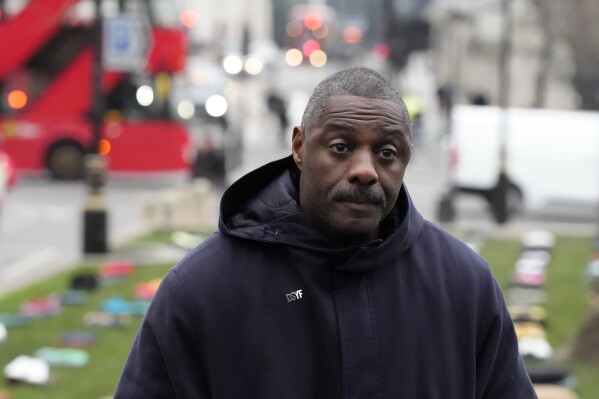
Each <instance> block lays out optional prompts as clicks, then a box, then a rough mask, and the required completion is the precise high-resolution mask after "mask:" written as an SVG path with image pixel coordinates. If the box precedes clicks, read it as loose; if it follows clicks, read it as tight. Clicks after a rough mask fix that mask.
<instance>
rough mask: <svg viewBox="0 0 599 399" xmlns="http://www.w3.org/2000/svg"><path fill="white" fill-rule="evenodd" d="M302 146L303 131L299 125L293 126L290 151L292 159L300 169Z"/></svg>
mask: <svg viewBox="0 0 599 399" xmlns="http://www.w3.org/2000/svg"><path fill="white" fill-rule="evenodd" d="M303 147H304V132H303V130H302V129H301V128H300V127H299V126H296V127H294V128H293V135H292V136H291V151H292V153H293V160H294V161H295V164H296V165H297V167H298V169H299V170H302V155H303Z"/></svg>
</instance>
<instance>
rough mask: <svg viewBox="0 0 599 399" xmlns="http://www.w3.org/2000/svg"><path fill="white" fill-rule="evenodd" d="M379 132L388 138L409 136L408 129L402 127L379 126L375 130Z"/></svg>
mask: <svg viewBox="0 0 599 399" xmlns="http://www.w3.org/2000/svg"><path fill="white" fill-rule="evenodd" d="M377 130H378V131H379V132H381V133H384V134H387V135H390V136H403V135H409V134H408V129H407V127H406V126H403V125H395V126H381V127H380V128H378V129H377Z"/></svg>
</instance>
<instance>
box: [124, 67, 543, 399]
mask: <svg viewBox="0 0 599 399" xmlns="http://www.w3.org/2000/svg"><path fill="white" fill-rule="evenodd" d="M291 147H292V155H291V156H289V157H286V158H284V159H281V160H278V161H275V162H272V163H269V164H267V165H264V166H262V167H260V168H258V169H257V170H255V171H253V172H250V173H249V174H247V175H245V176H244V177H242V178H241V179H239V180H238V181H237V182H235V183H234V184H233V185H232V186H231V187H230V188H229V189H228V190H227V191H226V192H225V193H224V195H223V198H222V201H221V208H220V209H221V215H220V221H219V231H218V232H217V233H215V234H214V235H212V236H211V237H210V238H208V239H207V240H206V241H204V242H203V243H202V244H200V245H199V246H198V247H196V248H195V249H193V250H191V252H190V253H189V254H188V255H187V256H185V258H184V259H182V260H181V261H180V262H179V263H178V264H177V265H176V266H175V267H174V268H173V269H172V270H171V271H170V272H169V273H168V274H167V276H166V277H165V278H164V280H163V282H162V284H161V286H160V288H159V289H158V292H157V293H156V296H155V297H154V299H153V301H152V304H151V306H150V309H149V310H148V312H147V314H146V316H145V318H144V321H143V322H142V324H141V327H140V329H139V332H138V335H137V337H136V339H135V342H134V344H133V347H132V349H131V353H130V355H129V358H128V360H127V363H126V365H125V368H124V370H123V373H122V376H121V379H120V382H119V384H118V388H117V392H116V395H115V398H117V399H118V398H150V397H153V398H158V397H160V398H246V399H247V398H262V399H264V398H327V399H329V398H440V397H443V398H445V399H446V398H455V399H465V398H502V399H503V398H510V399H521V398H527V399H528V398H536V396H535V393H534V390H533V387H532V384H531V382H530V379H529V377H528V374H527V372H526V370H525V368H524V364H523V362H522V359H521V357H520V355H519V353H518V346H517V341H516V334H515V332H514V327H513V324H512V321H511V318H510V315H509V314H508V311H507V309H506V306H505V302H504V299H503V296H502V294H501V291H500V289H499V286H498V284H497V282H496V281H495V279H494V278H493V276H492V274H491V270H490V268H489V266H488V265H487V263H486V262H485V261H484V260H483V259H482V258H481V257H480V256H479V255H477V254H476V253H475V252H474V251H473V250H471V249H470V248H469V247H468V246H467V245H466V244H464V243H462V242H460V241H458V240H457V239H456V238H454V237H452V236H451V235H449V234H448V233H446V232H444V231H443V230H441V229H440V228H438V227H436V226H434V225H433V224H432V223H430V222H428V221H425V220H424V219H423V218H422V216H421V215H420V213H418V211H417V210H416V208H415V206H414V204H413V203H412V201H411V199H410V196H409V194H408V191H407V188H406V186H405V184H404V183H403V177H404V172H405V171H406V167H407V165H408V162H409V160H410V157H411V152H412V133H411V127H410V120H409V116H408V111H407V109H406V107H405V104H404V103H403V101H402V100H401V97H400V95H399V94H398V93H397V92H396V91H395V90H394V89H393V88H392V86H391V85H390V84H389V83H388V82H387V81H385V80H384V79H383V78H382V77H381V76H380V75H379V74H378V73H376V72H374V71H372V70H370V69H366V68H352V69H349V70H344V71H341V72H338V73H336V74H333V75H332V76H330V77H328V78H327V79H325V80H324V81H322V82H321V83H320V84H319V85H318V86H317V87H316V89H315V91H314V93H313V94H312V96H311V97H310V100H309V102H308V105H307V107H306V109H305V112H304V115H303V118H302V122H301V126H297V127H295V128H294V129H293V137H292V146H291Z"/></svg>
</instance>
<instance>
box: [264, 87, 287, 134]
mask: <svg viewBox="0 0 599 399" xmlns="http://www.w3.org/2000/svg"><path fill="white" fill-rule="evenodd" d="M266 103H267V105H268V109H269V111H270V112H272V113H273V114H274V115H275V116H276V118H277V121H278V132H277V134H278V137H279V143H280V144H281V145H286V144H287V143H286V138H287V127H288V124H289V122H288V120H287V104H286V103H285V100H283V98H282V97H281V96H280V95H279V94H277V93H276V92H275V91H272V90H271V91H269V93H268V95H267V97H266Z"/></svg>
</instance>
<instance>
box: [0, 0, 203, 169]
mask: <svg viewBox="0 0 599 399" xmlns="http://www.w3.org/2000/svg"><path fill="white" fill-rule="evenodd" d="M101 4H102V15H103V16H111V15H117V14H119V15H122V13H128V14H135V15H143V16H144V17H145V18H147V19H148V20H149V24H150V27H151V29H150V32H151V35H150V36H151V37H150V38H149V39H148V45H149V46H151V48H150V49H149V51H148V56H147V60H146V61H145V62H144V64H145V65H141V66H140V68H139V70H138V71H134V72H127V73H123V72H115V71H104V72H102V83H101V87H102V91H103V96H102V97H103V98H104V99H105V102H104V105H105V107H102V109H103V110H104V111H105V113H104V118H103V123H102V127H101V132H102V133H101V136H102V138H101V140H100V146H99V147H100V153H101V154H103V155H105V156H106V158H107V161H108V162H107V163H108V170H109V171H111V172H179V171H182V172H188V171H189V170H190V167H191V164H192V162H193V152H192V151H191V148H190V141H189V134H188V131H187V129H186V127H185V125H184V124H183V123H180V122H179V121H177V120H175V119H174V118H171V116H170V115H171V107H170V106H169V85H170V79H171V77H172V75H173V74H176V73H177V72H179V71H181V70H182V69H183V68H184V66H185V60H186V50H187V48H186V47H187V46H186V35H185V32H184V30H183V27H182V26H180V22H179V14H178V12H177V11H176V9H174V8H173V7H174V5H173V2H171V1H170V0H152V1H147V0H102V3H101ZM0 7H1V8H0V38H2V39H1V40H0V60H2V61H1V62H0V148H2V149H3V150H4V151H5V152H6V153H8V154H9V155H10V156H11V158H12V160H13V161H14V164H15V166H16V168H17V170H18V171H19V172H22V173H27V172H33V173H40V172H46V171H47V172H49V174H50V175H51V176H52V177H54V178H57V179H73V178H78V177H80V176H81V174H82V171H83V159H84V155H85V154H86V153H87V152H88V151H89V149H90V148H91V147H92V144H93V134H92V125H91V121H90V119H91V118H90V115H91V112H92V107H93V106H94V100H93V99H92V97H93V84H92V68H93V63H94V62H93V59H94V54H93V44H94V40H93V36H92V35H93V30H92V26H93V21H94V18H95V7H94V2H93V1H92V0H3V1H0Z"/></svg>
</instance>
